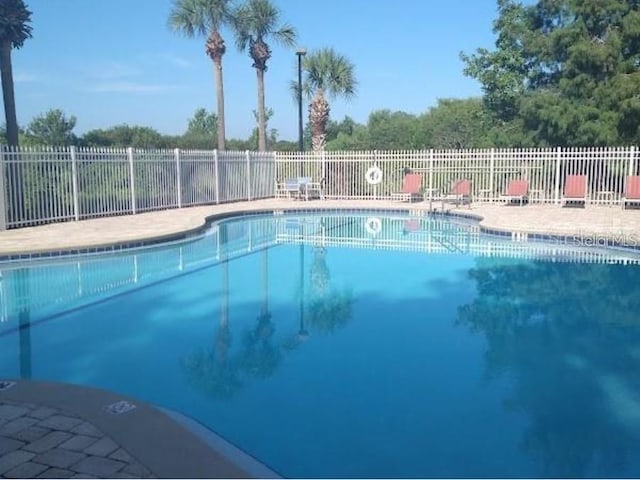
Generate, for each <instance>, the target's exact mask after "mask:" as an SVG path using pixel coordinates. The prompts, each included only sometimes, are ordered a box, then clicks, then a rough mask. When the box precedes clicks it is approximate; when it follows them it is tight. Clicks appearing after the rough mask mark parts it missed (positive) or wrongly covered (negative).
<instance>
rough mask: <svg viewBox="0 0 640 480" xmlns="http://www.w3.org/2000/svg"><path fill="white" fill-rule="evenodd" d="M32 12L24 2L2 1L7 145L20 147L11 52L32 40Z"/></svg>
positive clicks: (0, 52) (0, 56)
mask: <svg viewBox="0 0 640 480" xmlns="http://www.w3.org/2000/svg"><path fill="white" fill-rule="evenodd" d="M29 22H31V12H30V11H29V10H28V9H27V7H26V5H25V4H24V2H23V1H22V0H0V74H1V76H2V98H3V101H4V115H5V119H6V122H7V143H8V144H9V145H16V146H17V145H18V143H19V138H18V120H17V118H16V101H15V96H14V92H13V69H12V68H11V50H12V49H14V48H20V47H22V45H23V43H24V41H25V40H26V39H28V38H31V25H30V24H29Z"/></svg>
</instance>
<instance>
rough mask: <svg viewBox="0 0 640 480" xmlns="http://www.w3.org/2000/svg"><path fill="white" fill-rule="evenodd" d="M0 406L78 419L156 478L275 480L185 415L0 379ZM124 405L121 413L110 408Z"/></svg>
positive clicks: (86, 391)
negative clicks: (3, 384)
mask: <svg viewBox="0 0 640 480" xmlns="http://www.w3.org/2000/svg"><path fill="white" fill-rule="evenodd" d="M3 380H4V381H7V380H11V382H12V383H13V382H15V385H13V386H12V387H11V388H8V389H6V390H0V402H2V401H8V402H12V403H14V404H17V405H20V404H24V405H36V406H43V407H49V408H53V409H57V410H60V411H62V412H65V413H67V414H68V415H72V416H74V417H77V418H80V419H82V420H84V421H85V422H88V423H89V424H90V425H92V426H94V427H95V428H97V429H98V430H99V431H101V432H103V433H104V434H106V435H107V436H108V437H109V438H111V439H112V440H113V441H114V442H115V443H116V444H117V445H118V446H119V448H122V449H124V450H125V451H126V452H127V453H129V454H130V455H131V456H132V457H134V459H135V460H137V461H138V462H139V463H141V464H142V465H143V466H144V467H146V468H147V469H148V470H150V471H151V473H152V474H153V475H154V476H156V477H157V478H280V476H279V475H278V474H277V473H275V472H274V471H273V470H271V469H269V468H268V467H267V466H265V465H263V464H261V463H260V462H259V461H258V460H256V459H255V458H253V457H252V456H250V455H249V454H247V453H245V452H244V451H242V450H240V449H239V448H237V447H235V446H234V445H232V444H230V443H229V442H227V441H226V440H225V439H223V438H222V437H220V436H219V435H217V434H216V433H215V432H212V431H211V430H209V429H207V428H206V427H204V426H202V425H201V424H199V423H198V422H196V421H195V420H193V419H190V418H189V417H186V416H185V415H184V414H181V413H179V412H174V411H172V410H169V409H165V408H162V407H158V406H154V405H151V404H148V403H146V402H143V401H141V400H138V399H135V398H131V397H129V396H127V395H120V394H118V393H116V392H112V391H109V390H104V389H100V388H95V387H86V386H80V385H74V384H67V383H56V382H49V381H34V380H22V379H3ZM119 402H126V404H128V405H133V406H135V408H133V409H131V410H128V411H124V412H123V413H113V411H116V412H117V410H115V409H113V408H110V407H111V406H113V405H117V404H120V405H122V404H121V403H119Z"/></svg>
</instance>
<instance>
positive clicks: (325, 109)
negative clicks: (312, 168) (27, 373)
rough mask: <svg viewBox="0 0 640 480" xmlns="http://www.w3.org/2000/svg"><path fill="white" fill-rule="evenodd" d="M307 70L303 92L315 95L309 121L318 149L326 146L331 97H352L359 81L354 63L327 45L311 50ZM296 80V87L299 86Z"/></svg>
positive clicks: (313, 144)
mask: <svg viewBox="0 0 640 480" xmlns="http://www.w3.org/2000/svg"><path fill="white" fill-rule="evenodd" d="M302 68H303V70H304V73H305V80H304V82H303V87H302V89H303V92H304V93H305V94H306V95H307V96H308V97H309V98H311V99H312V100H311V103H310V105H309V123H310V125H311V145H312V147H313V150H314V151H321V150H324V148H325V144H326V140H325V139H326V136H327V135H326V129H327V123H328V121H329V112H330V107H329V102H328V101H327V98H326V96H325V95H328V96H329V97H331V98H335V97H343V98H346V99H350V98H352V97H353V96H354V95H355V93H356V87H357V84H358V83H357V81H356V79H355V76H354V66H353V64H352V63H351V62H350V61H349V60H348V59H347V58H346V57H345V56H343V55H340V54H339V53H337V52H336V51H335V50H334V49H333V48H323V49H320V50H317V51H314V52H311V53H309V54H308V55H307V56H306V57H305V58H304V60H303V62H302ZM297 88H298V87H297V84H292V89H293V90H294V91H295V90H296V89H297Z"/></svg>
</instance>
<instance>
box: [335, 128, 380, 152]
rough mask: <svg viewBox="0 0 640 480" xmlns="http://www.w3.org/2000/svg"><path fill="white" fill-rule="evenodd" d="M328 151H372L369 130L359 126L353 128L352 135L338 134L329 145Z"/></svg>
mask: <svg viewBox="0 0 640 480" xmlns="http://www.w3.org/2000/svg"><path fill="white" fill-rule="evenodd" d="M327 150H333V151H346V150H371V140H370V138H369V129H368V128H367V126H366V125H360V124H357V125H355V126H354V127H353V130H352V131H351V134H348V133H346V132H338V136H337V137H336V138H335V139H333V140H331V141H329V142H328V143H327Z"/></svg>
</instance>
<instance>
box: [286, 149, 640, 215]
mask: <svg viewBox="0 0 640 480" xmlns="http://www.w3.org/2000/svg"><path fill="white" fill-rule="evenodd" d="M372 166H377V167H379V168H380V169H381V170H382V172H383V177H382V182H381V183H379V184H377V185H370V184H369V183H367V181H366V179H365V173H366V171H367V169H369V168H370V167H372ZM276 168H277V170H276V175H277V177H278V178H279V179H286V178H290V177H294V176H310V177H312V178H314V179H323V180H324V189H325V191H324V193H325V196H326V197H327V198H352V199H355V198H360V199H370V198H378V199H389V198H391V196H392V194H393V193H399V192H401V191H402V179H403V177H404V174H405V173H406V172H408V171H412V172H416V173H421V174H422V175H423V178H422V189H423V192H424V193H425V196H430V195H431V196H437V195H441V194H446V193H447V192H448V190H449V188H450V186H451V183H452V182H453V181H456V180H461V179H469V180H471V182H472V189H473V190H472V195H473V200H474V201H486V202H497V201H503V200H502V199H501V197H502V196H503V195H504V194H505V192H506V187H507V184H508V182H509V180H516V179H526V180H528V182H529V196H530V200H531V201H535V202H542V203H558V202H559V201H560V200H561V196H562V189H563V186H564V180H565V178H566V177H567V175H578V174H580V175H586V176H587V178H588V192H587V202H588V203H619V202H620V196H621V194H622V193H623V191H624V183H625V178H626V177H627V176H628V175H635V174H638V173H639V171H640V170H639V169H638V159H637V153H636V149H635V147H613V148H567V149H562V148H530V149H468V150H421V151H382V152H381V151H372V152H322V153H307V154H305V155H302V156H301V155H300V154H297V153H277V154H276Z"/></svg>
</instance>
